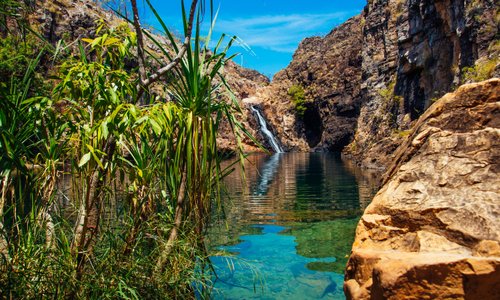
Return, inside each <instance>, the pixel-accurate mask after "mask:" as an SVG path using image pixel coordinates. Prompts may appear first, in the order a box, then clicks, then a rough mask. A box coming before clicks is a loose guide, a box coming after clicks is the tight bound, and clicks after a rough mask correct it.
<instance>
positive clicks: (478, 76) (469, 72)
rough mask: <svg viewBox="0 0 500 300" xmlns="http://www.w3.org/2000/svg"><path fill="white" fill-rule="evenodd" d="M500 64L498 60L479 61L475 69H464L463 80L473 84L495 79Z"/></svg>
mask: <svg viewBox="0 0 500 300" xmlns="http://www.w3.org/2000/svg"><path fill="white" fill-rule="evenodd" d="M498 63H499V59H498V58H495V59H481V60H478V61H477V62H476V64H475V65H474V66H473V67H465V68H463V69H462V74H463V78H464V80H465V81H471V82H479V81H484V80H487V79H490V78H492V77H493V74H494V72H495V69H496V68H497V65H498Z"/></svg>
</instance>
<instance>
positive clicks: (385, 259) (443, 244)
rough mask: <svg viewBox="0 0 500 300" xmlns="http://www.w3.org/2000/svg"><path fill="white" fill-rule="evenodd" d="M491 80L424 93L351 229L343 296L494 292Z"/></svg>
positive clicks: (494, 105)
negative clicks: (422, 104) (429, 101)
mask: <svg viewBox="0 0 500 300" xmlns="http://www.w3.org/2000/svg"><path fill="white" fill-rule="evenodd" d="M499 92H500V80H499V79H491V80H489V81H485V82H482V83H476V84H469V85H464V86H462V87H460V88H459V89H458V90H457V91H456V92H454V93H450V94H447V95H445V96H444V97H443V98H441V99H440V100H438V101H437V102H436V103H434V104H433V105H432V106H431V107H430V108H429V109H428V110H427V111H426V113H425V114H424V115H422V117H421V118H420V119H419V120H418V121H417V123H416V125H415V127H414V128H413V130H412V132H411V133H410V135H409V136H408V137H407V139H406V140H405V141H404V142H403V144H402V145H401V146H400V147H399V148H398V149H397V150H396V152H395V158H394V161H393V163H392V165H391V166H390V167H389V168H388V171H387V173H386V175H385V178H384V182H385V183H384V186H383V187H382V189H381V190H380V191H379V192H378V193H377V195H376V196H375V198H374V199H373V201H372V203H371V204H370V205H369V206H368V208H367V209H366V211H365V213H364V215H363V217H362V218H361V221H360V222H359V224H358V228H357V230H356V238H355V242H354V244H353V248H352V254H351V257H350V259H349V262H348V264H347V269H346V274H345V284H344V290H345V293H346V295H347V297H348V298H349V299H451V298H453V299H460V298H464V299H483V300H485V299H500V289H498V287H499V286H500V243H499V242H500V223H499V222H498V217H499V215H500V177H499V172H500V102H499Z"/></svg>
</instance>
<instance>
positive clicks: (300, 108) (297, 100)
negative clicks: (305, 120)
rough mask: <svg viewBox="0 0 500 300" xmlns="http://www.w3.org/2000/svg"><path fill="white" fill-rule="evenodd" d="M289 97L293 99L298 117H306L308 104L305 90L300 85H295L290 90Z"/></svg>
mask: <svg viewBox="0 0 500 300" xmlns="http://www.w3.org/2000/svg"><path fill="white" fill-rule="evenodd" d="M288 95H289V96H290V97H291V99H292V103H293V105H294V109H295V113H296V114H297V115H298V116H301V117H302V116H304V113H305V112H306V110H307V106H306V103H307V102H308V101H307V99H306V96H305V92H304V88H303V87H302V86H301V85H299V84H294V85H292V86H291V87H290V88H289V89H288Z"/></svg>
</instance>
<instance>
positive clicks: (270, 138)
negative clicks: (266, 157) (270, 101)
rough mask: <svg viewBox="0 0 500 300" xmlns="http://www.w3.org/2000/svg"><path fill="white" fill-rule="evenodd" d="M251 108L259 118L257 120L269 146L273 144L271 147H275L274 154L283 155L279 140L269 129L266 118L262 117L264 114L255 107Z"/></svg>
mask: <svg viewBox="0 0 500 300" xmlns="http://www.w3.org/2000/svg"><path fill="white" fill-rule="evenodd" d="M250 108H251V109H252V111H253V112H254V113H255V115H256V116H257V120H258V121H259V124H260V130H261V131H262V133H264V135H265V136H266V137H267V140H268V141H269V144H271V147H273V150H274V152H276V153H283V149H281V146H280V144H279V143H278V140H277V139H276V137H275V136H274V135H273V133H272V132H271V131H270V130H269V129H268V128H267V123H266V119H264V116H262V114H261V113H260V110H258V109H257V108H255V106H253V105H252V106H250Z"/></svg>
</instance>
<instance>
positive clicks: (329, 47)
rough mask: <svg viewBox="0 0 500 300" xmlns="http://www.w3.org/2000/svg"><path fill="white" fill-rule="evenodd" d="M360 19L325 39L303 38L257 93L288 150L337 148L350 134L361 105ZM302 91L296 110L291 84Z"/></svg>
mask: <svg viewBox="0 0 500 300" xmlns="http://www.w3.org/2000/svg"><path fill="white" fill-rule="evenodd" d="M361 28H362V22H361V17H360V16H356V17H353V18H351V19H349V20H348V21H346V22H345V23H344V24H342V25H340V26H338V27H337V28H335V29H334V30H332V31H331V32H330V33H329V34H327V35H326V36H325V37H311V38H307V39H304V40H303V41H302V42H301V43H300V45H299V47H298V49H297V51H296V52H295V54H294V55H293V60H292V62H291V63H290V64H289V65H288V67H286V68H285V69H283V70H281V71H280V72H278V73H277V74H276V75H275V76H274V78H273V81H272V83H271V85H270V86H269V87H267V88H263V89H260V90H259V91H258V92H257V94H256V97H257V99H258V100H259V102H260V103H261V107H262V108H263V111H264V114H265V115H266V118H267V119H268V121H269V123H271V126H272V127H273V128H275V130H276V133H277V135H278V137H279V138H280V140H281V143H282V144H283V146H284V148H285V149H286V150H288V151H335V150H340V149H342V147H344V146H345V145H347V144H348V143H349V142H350V141H351V140H352V138H353V135H354V131H355V126H356V120H357V117H358V115H359V109H360V105H361V102H360V101H361V98H360V97H359V95H360V88H361V46H362V34H361ZM292 86H299V87H300V88H302V89H303V90H304V94H305V100H306V104H305V106H306V111H305V113H304V114H303V115H299V114H297V110H296V109H295V107H294V103H293V101H292V97H291V96H290V95H289V94H288V91H289V89H290V87H292Z"/></svg>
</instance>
